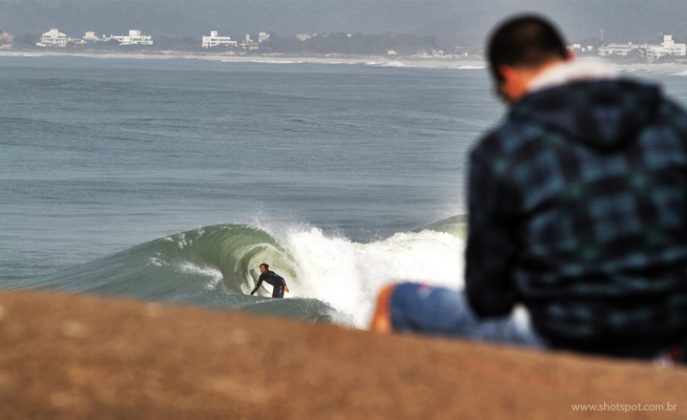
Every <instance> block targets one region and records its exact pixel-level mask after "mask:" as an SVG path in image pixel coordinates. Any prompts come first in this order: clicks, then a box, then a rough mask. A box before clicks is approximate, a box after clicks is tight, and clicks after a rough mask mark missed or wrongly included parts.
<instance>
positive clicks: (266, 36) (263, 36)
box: [258, 32, 272, 44]
mask: <svg viewBox="0 0 687 420" xmlns="http://www.w3.org/2000/svg"><path fill="white" fill-rule="evenodd" d="M271 36H272V35H270V34H269V33H267V32H260V33H259V34H258V43H259V44H262V43H263V42H265V41H267V40H268V39H270V37H271Z"/></svg>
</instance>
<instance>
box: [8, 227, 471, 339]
mask: <svg viewBox="0 0 687 420" xmlns="http://www.w3.org/2000/svg"><path fill="white" fill-rule="evenodd" d="M463 230H464V223H463V221H462V219H461V218H452V219H448V220H446V221H442V222H439V223H436V224H434V225H431V226H428V227H427V228H425V229H421V230H418V231H414V232H404V233H397V234H395V235H393V236H391V237H388V238H386V239H382V240H378V241H372V242H369V243H359V242H355V241H352V240H350V239H348V238H346V237H344V236H342V235H337V234H328V233H325V232H323V231H322V230H320V229H318V228H314V227H286V228H284V229H281V230H280V231H279V232H277V231H276V230H273V229H270V228H258V227H254V226H247V225H216V226H208V227H203V228H200V229H194V230H190V231H187V232H183V233H178V234H174V235H170V236H167V237H164V238H160V239H157V240H154V241H150V242H146V243H143V244H140V245H137V246H134V247H132V248H129V249H127V250H124V251H121V252H119V253H116V254H113V255H110V256H107V257H104V258H100V259H97V260H94V261H91V262H88V263H86V264H83V265H78V266H74V267H70V268H68V269H66V270H64V271H60V272H57V273H54V274H51V275H47V276H41V277H36V278H32V279H21V280H18V281H17V283H16V284H15V287H20V288H26V287H30V288H50V289H58V290H63V291H67V292H84V293H96V294H105V295H118V296H130V297H136V298H141V299H147V300H153V301H161V302H172V303H190V304H194V305H200V306H204V307H209V308H225V309H238V310H243V311H248V312H252V313H259V314H269V315H276V316H284V317H292V318H298V319H304V320H310V321H314V322H336V323H341V324H345V325H351V326H356V327H363V326H365V325H366V324H367V322H368V321H369V317H370V315H371V312H372V309H373V303H374V299H375V296H376V293H377V291H378V290H379V289H380V288H381V287H382V286H383V285H384V284H386V283H388V282H389V281H392V280H404V279H413V280H420V281H425V282H427V283H431V284H438V285H444V286H448V287H453V288H458V287H460V286H461V284H460V281H461V280H460V279H461V278H462V272H463V263H462V261H463V260H462V247H463V239H462V238H463V237H464V234H463ZM262 262H267V263H269V264H270V267H271V268H272V269H273V270H274V271H276V272H277V273H279V274H280V275H282V276H283V277H284V278H285V279H286V281H287V283H288V286H289V288H290V289H291V293H290V294H287V298H286V299H274V300H273V299H271V298H269V296H270V295H271V290H270V286H269V285H266V286H263V287H262V290H260V291H259V292H258V294H259V295H260V296H256V297H253V296H246V295H247V294H248V293H249V292H250V290H251V289H252V288H253V287H254V284H255V279H256V277H257V269H258V266H259V264H260V263H262Z"/></svg>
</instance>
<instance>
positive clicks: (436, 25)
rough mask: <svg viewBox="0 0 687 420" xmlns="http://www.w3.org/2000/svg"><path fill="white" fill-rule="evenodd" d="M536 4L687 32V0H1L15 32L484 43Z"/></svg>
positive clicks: (607, 23)
mask: <svg viewBox="0 0 687 420" xmlns="http://www.w3.org/2000/svg"><path fill="white" fill-rule="evenodd" d="M531 11H535V12H538V13H541V14H544V15H547V16H549V17H551V18H552V19H554V20H555V21H556V22H558V23H559V25H560V26H561V28H562V29H563V31H564V33H565V34H566V35H567V37H568V39H569V40H570V41H580V40H583V39H585V38H588V37H599V34H600V31H601V30H603V31H604V37H605V39H606V40H608V41H651V40H654V39H658V36H659V34H663V33H667V34H673V35H674V36H675V37H676V38H677V39H687V25H685V24H684V23H685V22H687V1H686V0H652V1H648V0H641V1H640V0H0V29H3V30H7V31H10V32H12V33H14V34H25V33H42V32H45V31H46V30H47V29H49V27H55V26H56V27H59V28H60V29H62V30H63V31H65V32H67V33H68V34H70V35H80V34H82V33H83V32H85V31H87V30H93V31H96V32H98V33H122V32H125V31H127V30H128V29H131V28H140V29H142V30H143V31H144V32H146V33H150V34H152V35H156V36H160V35H168V36H175V37H182V36H193V37H198V36H200V35H201V34H203V33H206V32H209V30H211V29H219V30H220V31H222V32H224V33H228V34H231V35H239V34H242V33H246V32H251V33H255V32H259V31H270V32H275V33H277V34H281V35H284V36H288V35H294V34H297V33H314V32H320V33H321V32H349V33H357V32H362V33H370V34H379V33H385V32H396V33H412V34H417V35H433V36H435V37H437V38H439V39H442V40H449V41H459V42H461V43H470V44H478V43H482V42H483V41H484V39H485V38H486V36H487V35H488V33H489V31H490V30H491V28H493V26H494V25H495V24H496V23H497V22H498V21H500V20H502V19H503V18H505V17H507V16H509V15H512V14H513V13H521V12H531Z"/></svg>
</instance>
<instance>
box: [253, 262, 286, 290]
mask: <svg viewBox="0 0 687 420" xmlns="http://www.w3.org/2000/svg"><path fill="white" fill-rule="evenodd" d="M260 273H261V274H260V277H259V278H258V284H256V285H255V289H253V291H252V292H250V294H251V296H253V295H254V294H255V292H257V291H258V289H259V288H260V286H261V285H262V282H266V283H269V284H271V285H272V297H273V298H283V297H284V292H285V291H286V292H290V290H289V287H288V286H287V285H286V280H284V278H283V277H282V276H280V275H279V274H277V273H275V272H274V271H270V266H269V265H267V264H265V263H262V264H260Z"/></svg>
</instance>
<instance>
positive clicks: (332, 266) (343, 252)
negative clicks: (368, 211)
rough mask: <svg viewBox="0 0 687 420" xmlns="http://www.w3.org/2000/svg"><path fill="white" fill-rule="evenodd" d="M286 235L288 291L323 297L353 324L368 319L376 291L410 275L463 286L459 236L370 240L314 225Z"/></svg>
mask: <svg viewBox="0 0 687 420" xmlns="http://www.w3.org/2000/svg"><path fill="white" fill-rule="evenodd" d="M285 236H286V237H285V238H284V240H283V242H284V245H285V246H286V248H287V249H289V252H290V254H291V255H292V256H293V257H294V258H295V259H296V262H297V264H298V270H299V272H298V283H297V284H293V285H292V287H291V289H292V292H293V294H292V296H293V297H308V298H315V299H319V300H321V301H324V302H327V303H329V304H331V305H332V306H333V307H334V308H335V309H336V310H338V311H340V312H342V313H344V314H346V315H348V316H350V317H351V318H352V319H353V324H354V326H356V327H365V326H366V325H367V323H368V322H369V319H370V317H371V314H372V311H373V305H374V301H375V298H376V295H377V293H378V292H379V290H380V289H381V288H382V287H383V286H384V285H386V284H388V283H391V282H395V281H402V280H412V281H420V282H424V283H427V284H431V285H440V286H445V287H450V288H454V289H458V288H460V287H462V278H463V257H462V254H463V241H462V240H460V239H458V238H457V237H456V236H453V235H450V234H447V233H441V232H435V231H423V232H418V233H398V234H396V235H393V236H392V237H390V238H388V239H384V240H381V241H377V242H371V243H356V242H353V241H351V240H349V239H347V238H345V237H341V236H336V235H326V234H324V233H323V232H322V231H321V230H319V229H317V228H309V229H303V228H300V229H294V230H291V231H289V232H287V233H286V235H285ZM287 281H288V279H287Z"/></svg>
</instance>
